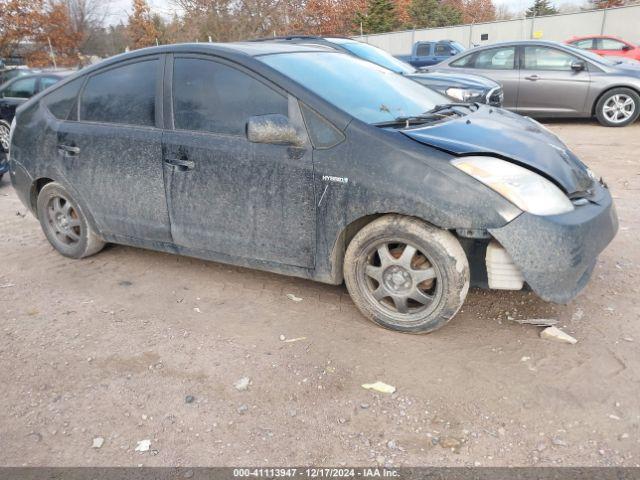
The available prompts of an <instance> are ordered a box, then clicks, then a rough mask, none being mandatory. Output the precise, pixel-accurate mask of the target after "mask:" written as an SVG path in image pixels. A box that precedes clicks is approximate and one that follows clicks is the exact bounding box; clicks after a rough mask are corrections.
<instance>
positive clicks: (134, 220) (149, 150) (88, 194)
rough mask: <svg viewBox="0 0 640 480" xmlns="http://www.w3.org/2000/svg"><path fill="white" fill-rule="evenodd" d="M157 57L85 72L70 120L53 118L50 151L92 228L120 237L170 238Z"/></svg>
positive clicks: (160, 62) (160, 68)
mask: <svg viewBox="0 0 640 480" xmlns="http://www.w3.org/2000/svg"><path fill="white" fill-rule="evenodd" d="M163 62H164V57H163V56H158V55H155V56H149V57H143V58H141V59H136V60H132V61H130V62H127V63H119V64H117V65H115V66H112V67H107V68H105V69H102V70H98V71H97V72H95V73H92V74H91V75H89V77H88V79H87V80H86V82H85V84H84V87H83V89H82V90H81V92H80V95H79V108H78V109H77V110H76V111H75V112H74V113H75V114H76V117H77V118H71V119H70V121H65V122H61V123H60V124H59V126H58V131H57V145H56V148H57V155H58V156H59V164H60V165H61V168H62V170H63V172H64V175H65V177H66V178H67V180H68V181H69V183H70V184H71V185H73V187H74V188H76V189H77V191H78V193H79V194H80V196H81V197H82V199H83V200H84V201H85V202H86V204H87V205H88V208H89V209H90V210H91V213H92V215H93V217H94V219H95V220H96V223H97V224H98V227H99V229H100V231H101V232H102V233H104V234H106V235H109V236H111V237H115V238H116V239H119V240H120V241H122V242H123V243H128V242H131V241H134V240H146V241H158V242H170V241H171V231H170V226H169V215H168V212H167V203H166V197H165V191H164V179H163V170H162V129H161V128H158V126H159V125H160V126H161V119H162V112H161V108H162V107H161V102H160V98H161V87H162V71H163V66H164V65H163Z"/></svg>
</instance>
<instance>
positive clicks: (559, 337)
mask: <svg viewBox="0 0 640 480" xmlns="http://www.w3.org/2000/svg"><path fill="white" fill-rule="evenodd" d="M540 338H544V339H545V340H554V341H556V342H560V343H570V344H571V345H574V344H576V343H578V340H576V339H575V338H573V337H572V336H571V335H569V334H568V333H565V332H563V331H562V330H560V329H559V328H557V327H548V328H545V329H544V330H542V331H541V332H540Z"/></svg>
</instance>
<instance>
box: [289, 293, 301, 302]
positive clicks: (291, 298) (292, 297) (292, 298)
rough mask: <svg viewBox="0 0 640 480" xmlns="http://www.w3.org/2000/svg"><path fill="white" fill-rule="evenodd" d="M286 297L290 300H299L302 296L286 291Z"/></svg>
mask: <svg viewBox="0 0 640 480" xmlns="http://www.w3.org/2000/svg"><path fill="white" fill-rule="evenodd" d="M287 298H288V299H289V300H291V301H292V302H301V301H302V298H300V297H296V296H295V295H294V294H293V293H287Z"/></svg>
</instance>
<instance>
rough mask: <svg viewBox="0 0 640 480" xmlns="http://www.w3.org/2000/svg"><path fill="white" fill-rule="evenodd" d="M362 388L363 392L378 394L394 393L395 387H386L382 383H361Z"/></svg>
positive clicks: (386, 385)
mask: <svg viewBox="0 0 640 480" xmlns="http://www.w3.org/2000/svg"><path fill="white" fill-rule="evenodd" d="M362 388H364V389H365V390H375V391H376V392H380V393H394V392H395V391H396V387H394V386H393V385H388V384H386V383H384V382H379V381H378V382H375V383H363V384H362Z"/></svg>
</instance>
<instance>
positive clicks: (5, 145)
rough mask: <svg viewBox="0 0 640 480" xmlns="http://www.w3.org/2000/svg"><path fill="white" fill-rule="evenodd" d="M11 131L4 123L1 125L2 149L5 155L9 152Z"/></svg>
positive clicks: (0, 146)
mask: <svg viewBox="0 0 640 480" xmlns="http://www.w3.org/2000/svg"><path fill="white" fill-rule="evenodd" d="M10 132H11V130H10V129H9V127H7V126H6V125H5V124H4V123H0V148H2V151H3V152H4V153H7V152H9V134H10Z"/></svg>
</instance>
